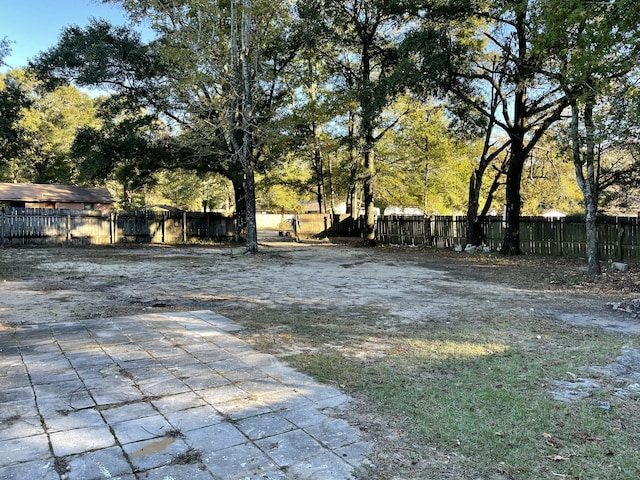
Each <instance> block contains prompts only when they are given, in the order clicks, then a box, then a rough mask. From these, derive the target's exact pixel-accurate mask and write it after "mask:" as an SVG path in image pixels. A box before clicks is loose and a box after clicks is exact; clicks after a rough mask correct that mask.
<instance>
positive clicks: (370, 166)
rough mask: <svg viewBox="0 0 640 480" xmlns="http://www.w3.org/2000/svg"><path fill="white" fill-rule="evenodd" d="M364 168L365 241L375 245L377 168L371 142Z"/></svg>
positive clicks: (368, 146)
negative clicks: (375, 183)
mask: <svg viewBox="0 0 640 480" xmlns="http://www.w3.org/2000/svg"><path fill="white" fill-rule="evenodd" d="M364 170H365V178H364V192H363V193H364V242H365V245H374V244H375V241H376V217H375V210H374V203H373V201H374V192H375V187H374V180H375V174H376V168H375V164H374V153H373V145H371V144H370V143H369V142H367V146H366V147H365V152H364Z"/></svg>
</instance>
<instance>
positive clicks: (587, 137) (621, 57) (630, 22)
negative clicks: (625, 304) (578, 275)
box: [539, 0, 640, 275]
mask: <svg viewBox="0 0 640 480" xmlns="http://www.w3.org/2000/svg"><path fill="white" fill-rule="evenodd" d="M539 8H540V12H541V14H540V18H541V28H540V30H541V33H540V39H539V49H540V52H541V53H542V52H544V55H545V58H546V59H547V61H546V62H544V65H545V67H546V68H548V69H549V70H551V71H552V72H553V74H554V76H555V80H556V82H557V84H558V85H559V87H560V88H562V90H563V92H564V93H565V95H566V97H567V101H568V103H569V105H570V108H571V120H570V124H569V132H570V133H569V137H570V139H571V140H570V141H571V156H572V159H573V164H574V167H575V173H576V178H577V181H578V185H579V186H580V189H581V191H582V193H583V197H584V206H585V223H586V235H587V270H588V273H589V274H592V275H597V274H599V273H600V272H601V270H600V252H599V244H598V236H597V209H598V198H599V187H600V185H599V184H598V183H599V182H598V180H599V178H598V177H599V158H600V154H599V151H600V149H601V147H600V146H601V145H602V143H603V142H607V141H611V140H612V138H611V132H612V131H615V130H614V129H611V128H610V127H611V124H610V123H609V122H606V120H604V119H606V118H612V117H610V116H609V112H610V111H611V108H610V104H607V100H610V99H611V98H614V97H615V96H619V95H622V96H624V92H625V91H626V90H627V88H628V87H627V85H625V83H626V81H625V80H624V79H625V78H626V77H629V76H631V77H632V78H637V75H638V72H639V70H638V68H639V63H638V60H637V59H638V56H639V54H640V46H639V45H640V28H639V27H638V23H639V22H640V13H639V12H638V9H637V6H636V5H635V2H632V1H629V0H615V1H613V2H594V1H589V0H575V1H572V2H562V1H556V0H544V1H541V2H540V6H539ZM598 117H600V118H601V119H602V120H600V121H599V120H598ZM599 123H602V124H603V125H607V127H609V128H605V129H599V128H598V124H599ZM614 141H615V140H614Z"/></svg>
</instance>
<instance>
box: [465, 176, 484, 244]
mask: <svg viewBox="0 0 640 480" xmlns="http://www.w3.org/2000/svg"><path fill="white" fill-rule="evenodd" d="M482 175H483V173H482V172H481V171H480V169H476V170H475V171H474V172H473V173H472V174H471V178H470V179H469V206H468V207H467V245H474V246H478V245H482V244H483V243H484V239H483V235H482V224H481V223H480V222H479V221H478V220H479V219H478V210H479V209H480V189H481V188H482Z"/></svg>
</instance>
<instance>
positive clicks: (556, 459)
mask: <svg viewBox="0 0 640 480" xmlns="http://www.w3.org/2000/svg"><path fill="white" fill-rule="evenodd" d="M547 458H548V459H549V460H553V461H554V462H563V461H565V460H569V458H567V457H563V456H562V455H547Z"/></svg>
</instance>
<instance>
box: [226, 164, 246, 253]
mask: <svg viewBox="0 0 640 480" xmlns="http://www.w3.org/2000/svg"><path fill="white" fill-rule="evenodd" d="M230 180H231V184H232V185H233V195H234V197H235V204H236V229H235V237H236V238H235V240H236V242H239V241H241V240H242V239H246V238H247V196H246V194H245V191H246V190H245V184H244V175H243V174H242V173H241V172H240V173H238V174H234V175H231V176H230Z"/></svg>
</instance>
